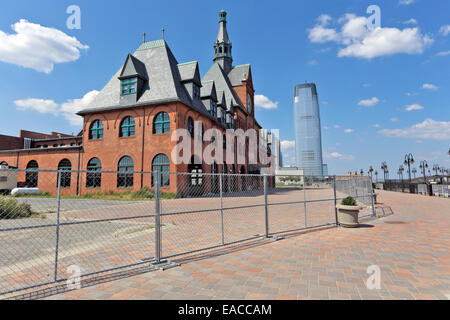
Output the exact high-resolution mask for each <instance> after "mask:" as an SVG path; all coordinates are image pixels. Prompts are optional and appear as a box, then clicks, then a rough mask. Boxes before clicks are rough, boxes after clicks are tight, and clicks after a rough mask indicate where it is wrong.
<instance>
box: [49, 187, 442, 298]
mask: <svg viewBox="0 0 450 320" xmlns="http://www.w3.org/2000/svg"><path fill="white" fill-rule="evenodd" d="M379 193H380V195H379V201H380V202H382V203H384V204H385V205H388V206H390V207H391V208H392V210H393V211H394V215H391V216H388V217H385V218H381V219H377V220H370V221H365V222H364V225H363V227H362V228H358V229H343V228H322V229H314V230H303V231H299V232H297V233H291V234H287V235H286V236H285V239H283V240H280V241H276V242H274V241H266V240H255V241H253V242H247V243H244V244H240V245H238V246H237V247H232V248H227V249H223V248H222V249H219V250H218V251H210V252H204V253H202V254H199V255H198V256H191V257H179V258H178V262H180V263H181V266H180V267H178V268H173V269H170V270H165V271H153V272H148V273H144V274H139V275H136V276H133V277H127V278H122V279H120V280H116V281H110V282H105V283H101V284H98V285H95V286H90V287H86V288H82V289H81V290H75V291H69V292H66V293H64V294H60V295H55V296H52V297H49V299H228V298H231V299H448V298H449V297H450V250H449V248H450V199H443V198H432V197H425V196H419V195H409V194H401V193H393V192H384V191H379ZM370 265H378V266H379V267H380V268H381V289H380V290H369V289H367V287H366V285H365V283H366V279H367V278H368V276H369V275H368V274H367V273H366V269H367V267H368V266H370Z"/></svg>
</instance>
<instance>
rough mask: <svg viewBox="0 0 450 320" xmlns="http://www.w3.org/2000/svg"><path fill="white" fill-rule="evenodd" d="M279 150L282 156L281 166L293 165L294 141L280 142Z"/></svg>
mask: <svg viewBox="0 0 450 320" xmlns="http://www.w3.org/2000/svg"><path fill="white" fill-rule="evenodd" d="M280 148H281V153H282V155H283V165H284V166H289V165H295V141H290V140H282V141H281V142H280Z"/></svg>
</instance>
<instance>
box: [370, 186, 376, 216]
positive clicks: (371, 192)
mask: <svg viewBox="0 0 450 320" xmlns="http://www.w3.org/2000/svg"><path fill="white" fill-rule="evenodd" d="M370 199H371V200H372V216H374V217H376V216H377V212H376V210H375V199H374V195H373V184H372V182H370Z"/></svg>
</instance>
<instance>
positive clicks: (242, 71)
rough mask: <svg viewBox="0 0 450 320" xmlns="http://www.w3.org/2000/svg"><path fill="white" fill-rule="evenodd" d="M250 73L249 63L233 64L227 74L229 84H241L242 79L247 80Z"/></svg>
mask: <svg viewBox="0 0 450 320" xmlns="http://www.w3.org/2000/svg"><path fill="white" fill-rule="evenodd" d="M249 74H250V65H249V64H244V65H240V66H235V67H233V69H232V70H231V71H230V73H229V74H228V78H229V79H230V82H231V85H232V86H233V87H234V86H240V85H242V81H246V80H248V76H249Z"/></svg>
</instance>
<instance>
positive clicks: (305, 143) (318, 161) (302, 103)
mask: <svg viewBox="0 0 450 320" xmlns="http://www.w3.org/2000/svg"><path fill="white" fill-rule="evenodd" d="M294 130H295V157H296V164H297V167H298V168H299V169H303V172H304V174H305V175H308V176H316V177H322V176H323V162H322V136H321V129H320V113H319V99H318V97H317V89H316V85H315V84H314V83H305V84H299V85H296V86H295V93H294Z"/></svg>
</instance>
